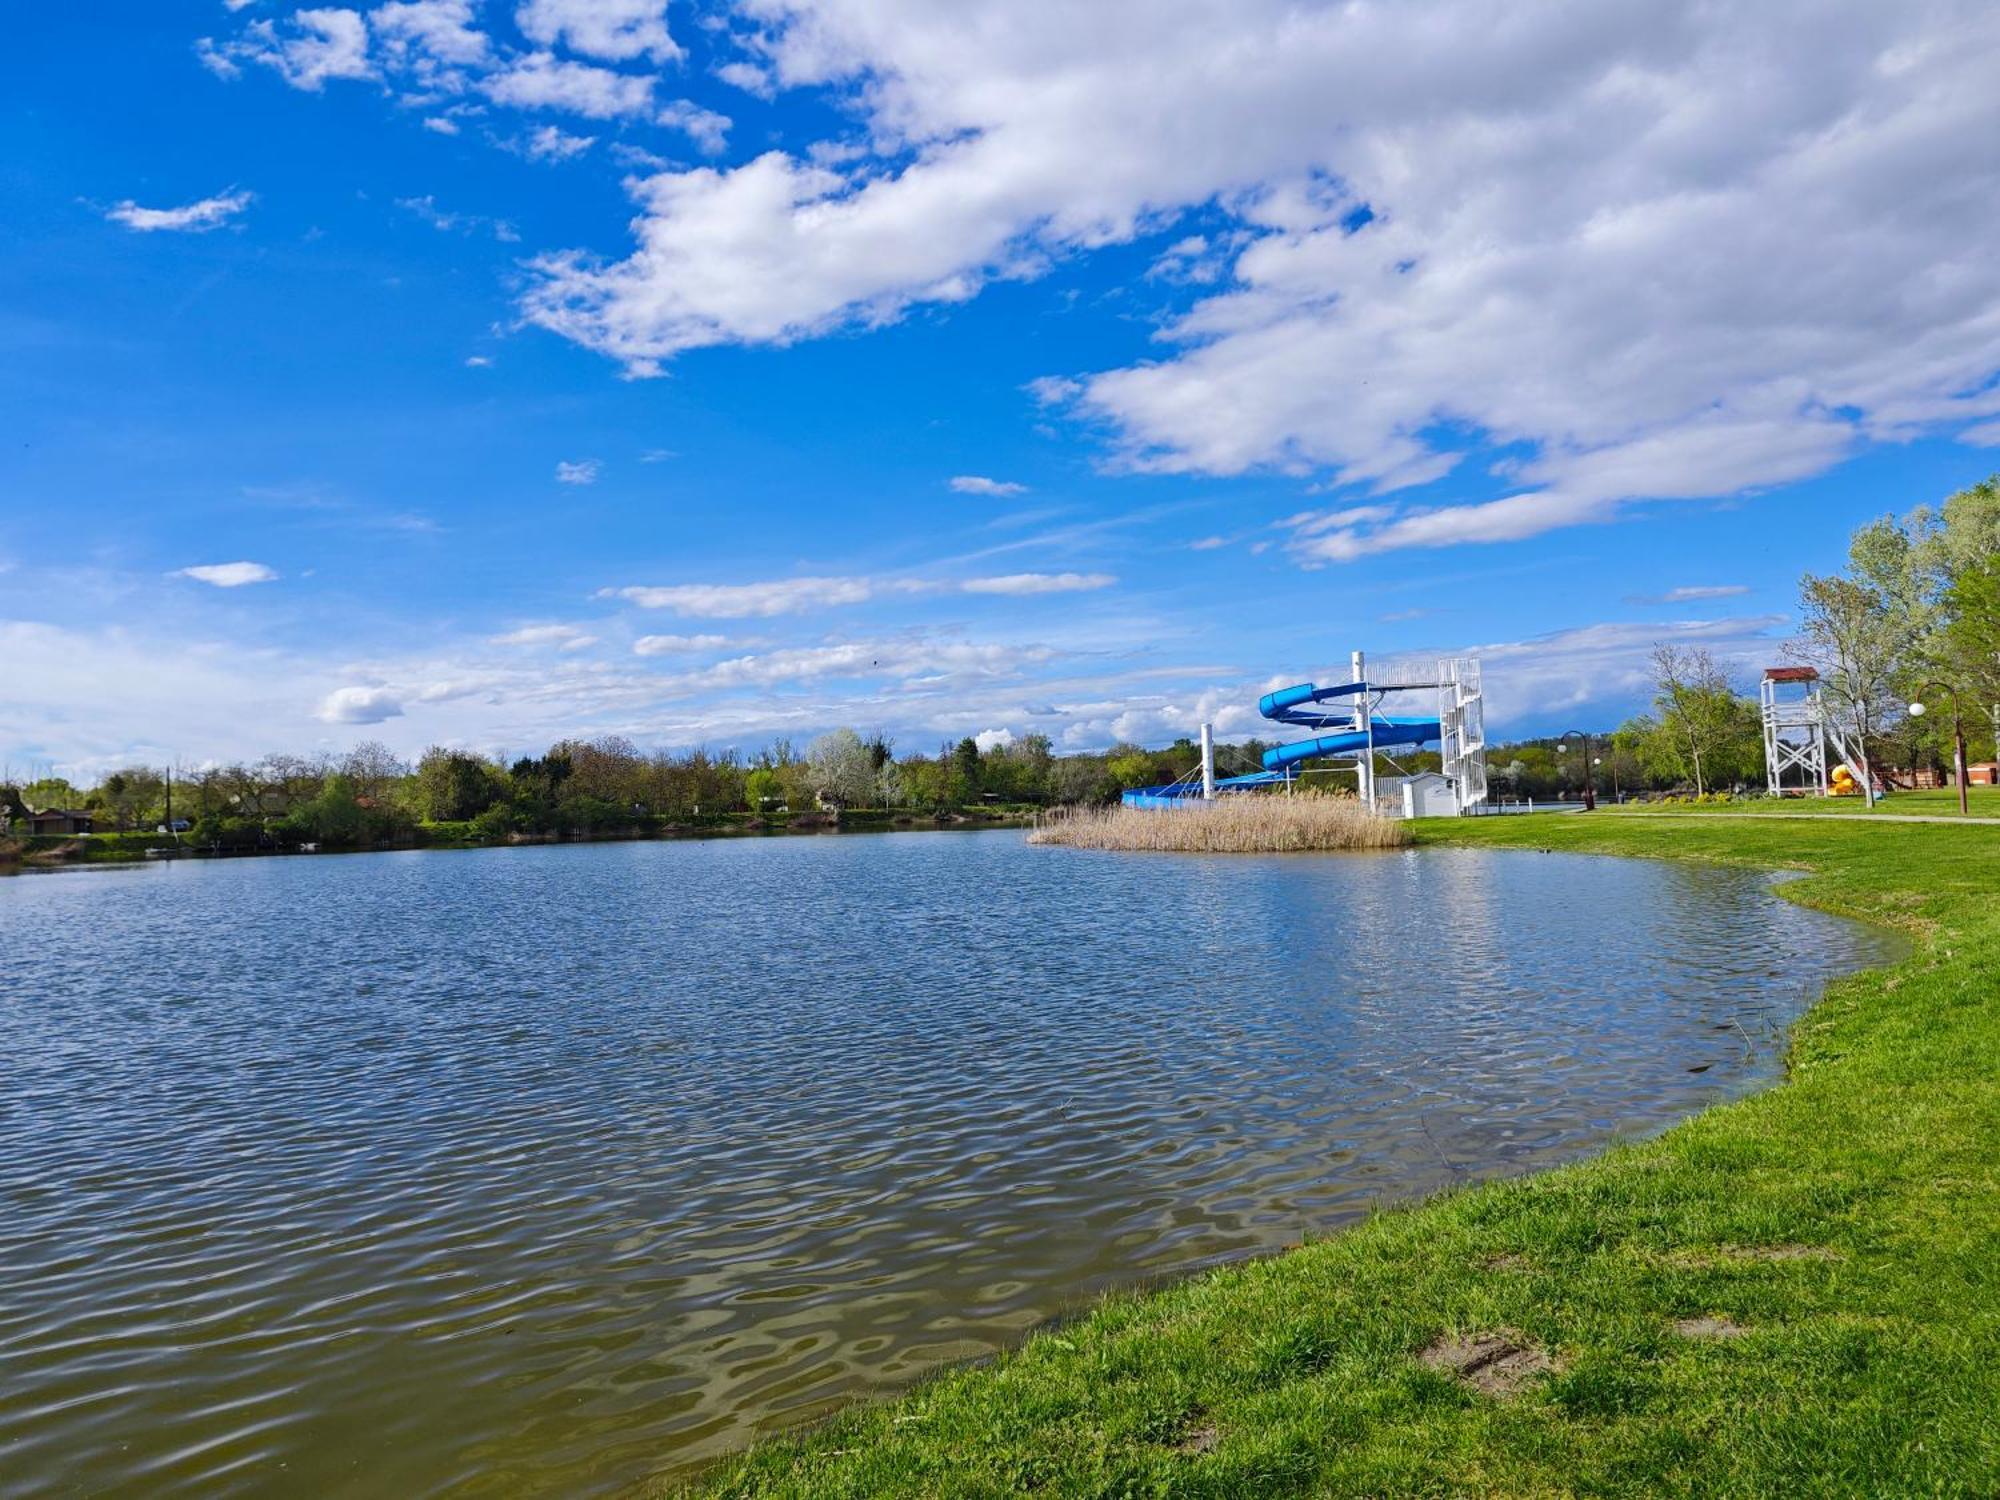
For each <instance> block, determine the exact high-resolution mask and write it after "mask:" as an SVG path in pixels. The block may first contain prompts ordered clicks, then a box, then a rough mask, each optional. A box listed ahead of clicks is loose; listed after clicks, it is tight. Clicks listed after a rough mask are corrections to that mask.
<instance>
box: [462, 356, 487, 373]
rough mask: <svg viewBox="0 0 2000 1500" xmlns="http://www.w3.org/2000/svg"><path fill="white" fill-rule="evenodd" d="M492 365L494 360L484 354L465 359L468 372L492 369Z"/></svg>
mask: <svg viewBox="0 0 2000 1500" xmlns="http://www.w3.org/2000/svg"><path fill="white" fill-rule="evenodd" d="M492 365H493V361H492V359H491V358H490V357H489V356H487V355H484V354H468V355H466V357H465V367H466V369H468V370H485V369H490V368H491V367H492Z"/></svg>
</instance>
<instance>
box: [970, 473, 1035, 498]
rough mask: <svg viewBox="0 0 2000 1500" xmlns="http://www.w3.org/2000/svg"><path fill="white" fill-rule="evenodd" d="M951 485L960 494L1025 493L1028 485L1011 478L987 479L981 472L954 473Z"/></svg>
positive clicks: (999, 494)
mask: <svg viewBox="0 0 2000 1500" xmlns="http://www.w3.org/2000/svg"><path fill="white" fill-rule="evenodd" d="M951 487H952V488H953V489H954V490H956V491H958V493H959V494H961V495H993V496H999V497H1004V496H1007V495H1025V494H1026V493H1027V492H1028V487H1027V486H1026V485H1025V484H1017V483H1015V482H1014V481H1013V480H1011V479H988V478H987V477H986V476H985V475H983V474H954V475H953V476H952V479H951Z"/></svg>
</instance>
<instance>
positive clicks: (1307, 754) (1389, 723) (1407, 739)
mask: <svg viewBox="0 0 2000 1500" xmlns="http://www.w3.org/2000/svg"><path fill="white" fill-rule="evenodd" d="M1329 722H1334V723H1343V724H1349V725H1351V724H1352V723H1353V722H1354V718H1353V715H1351V714H1349V715H1343V716H1342V717H1341V718H1339V719H1336V720H1330V721H1329ZM1369 724H1370V726H1371V727H1370V728H1369V729H1353V728H1349V729H1344V730H1343V731H1342V732H1341V733H1339V734H1323V735H1321V736H1320V737H1319V738H1318V739H1314V740H1296V741H1294V742H1293V743H1291V744H1289V745H1274V746H1273V747H1272V748H1271V749H1269V750H1266V751H1265V752H1264V769H1265V770H1267V771H1281V770H1283V769H1284V768H1285V767H1286V766H1295V765H1297V764H1298V763H1299V762H1300V761H1302V760H1313V759H1316V758H1317V757H1319V756H1322V755H1365V754H1367V751H1368V747H1369V745H1370V744H1371V743H1372V744H1373V745H1374V746H1375V748H1376V749H1377V750H1381V749H1385V748H1387V747H1389V746H1392V745H1421V744H1424V743H1426V742H1427V741H1430V740H1434V739H1436V738H1437V737H1438V733H1439V728H1440V726H1439V724H1438V721H1437V720H1436V719H1382V718H1375V719H1370V720H1369Z"/></svg>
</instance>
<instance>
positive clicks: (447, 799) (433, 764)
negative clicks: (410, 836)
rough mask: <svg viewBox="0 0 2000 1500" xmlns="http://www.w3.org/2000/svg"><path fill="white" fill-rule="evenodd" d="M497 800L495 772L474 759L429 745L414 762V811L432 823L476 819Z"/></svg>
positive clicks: (458, 751) (497, 788) (483, 762)
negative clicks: (415, 771) (415, 807)
mask: <svg viewBox="0 0 2000 1500" xmlns="http://www.w3.org/2000/svg"><path fill="white" fill-rule="evenodd" d="M499 799H500V785H499V778H498V776H497V774H496V771H495V768H494V767H492V766H490V765H488V764H487V763H486V762H485V761H483V760H481V759H480V758H479V757H478V756H476V755H467V754H465V753H464V752H463V751H460V750H447V749H445V748H443V747H442V746H440V745H433V746H431V748H430V749H428V750H426V751H425V752H424V754H423V759H421V760H419V761H418V762H417V784H416V800H417V811H418V814H419V815H420V816H422V817H424V818H426V819H428V820H429V821H431V822H433V823H455V822H459V821H462V820H464V819H467V818H476V817H478V816H479V815H480V814H481V813H483V812H485V811H486V809H487V808H489V807H491V806H492V805H493V804H494V803H495V802H497V801H498V800H499Z"/></svg>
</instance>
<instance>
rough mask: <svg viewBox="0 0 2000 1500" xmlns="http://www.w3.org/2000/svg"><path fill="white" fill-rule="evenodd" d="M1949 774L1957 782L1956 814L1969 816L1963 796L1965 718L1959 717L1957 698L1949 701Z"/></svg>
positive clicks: (1969, 809) (1969, 812) (1967, 805)
mask: <svg viewBox="0 0 2000 1500" xmlns="http://www.w3.org/2000/svg"><path fill="white" fill-rule="evenodd" d="M1951 759H1952V768H1951V774H1952V776H1953V777H1954V778H1955V779H1956V780H1957V782H1958V815H1959V816H1960V817H1961V818H1964V817H1969V816H1970V815H1971V812H1972V809H1971V807H1970V805H1969V804H1968V803H1967V802H1966V798H1965V720H1964V719H1962V718H1961V717H1959V712H1958V700H1957V699H1956V698H1953V699H1952V701H1951Z"/></svg>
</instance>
